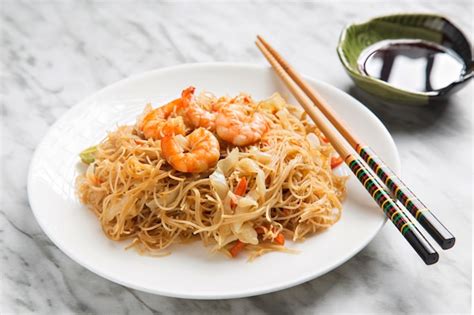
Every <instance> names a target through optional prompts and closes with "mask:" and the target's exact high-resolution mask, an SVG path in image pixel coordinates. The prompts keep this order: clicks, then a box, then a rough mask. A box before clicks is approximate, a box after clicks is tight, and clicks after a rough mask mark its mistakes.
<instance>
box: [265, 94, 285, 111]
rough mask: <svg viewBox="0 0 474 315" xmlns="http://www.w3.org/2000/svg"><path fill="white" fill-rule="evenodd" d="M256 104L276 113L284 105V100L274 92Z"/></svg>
mask: <svg viewBox="0 0 474 315" xmlns="http://www.w3.org/2000/svg"><path fill="white" fill-rule="evenodd" d="M258 106H259V108H261V109H263V110H266V111H269V112H271V113H276V112H277V111H279V110H280V109H282V108H285V107H286V102H285V100H284V99H283V97H281V95H280V94H278V93H274V94H273V95H272V96H270V98H268V99H266V100H263V101H261V102H260V103H259V104H258Z"/></svg>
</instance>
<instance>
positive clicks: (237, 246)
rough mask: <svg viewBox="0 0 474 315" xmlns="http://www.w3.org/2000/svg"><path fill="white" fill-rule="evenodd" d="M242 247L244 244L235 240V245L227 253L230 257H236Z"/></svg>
mask: <svg viewBox="0 0 474 315" xmlns="http://www.w3.org/2000/svg"><path fill="white" fill-rule="evenodd" d="M244 247H245V243H242V242H241V241H239V240H237V242H236V243H235V245H234V246H232V247H231V248H230V250H229V252H230V254H231V255H232V257H236V256H237V255H238V254H239V253H240V252H241V251H242V249H244Z"/></svg>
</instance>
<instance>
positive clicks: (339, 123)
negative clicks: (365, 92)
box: [257, 35, 456, 249]
mask: <svg viewBox="0 0 474 315" xmlns="http://www.w3.org/2000/svg"><path fill="white" fill-rule="evenodd" d="M257 39H258V40H259V41H260V42H261V43H262V44H263V46H264V47H265V48H266V49H267V50H268V51H269V52H270V54H271V55H272V56H273V57H274V58H275V60H276V61H277V62H278V64H280V66H281V67H282V68H283V69H284V70H285V72H286V73H287V74H288V75H289V76H290V77H291V78H292V79H293V81H295V83H296V84H297V85H298V86H299V87H300V88H301V89H302V90H303V91H304V93H305V94H306V95H307V96H308V97H309V98H310V99H311V101H312V102H313V103H314V105H316V106H317V107H318V108H319V110H320V111H321V112H322V113H323V114H324V116H326V118H327V119H328V120H329V121H330V122H331V123H332V125H333V126H334V127H335V128H336V129H337V130H338V131H339V133H340V134H341V135H342V136H343V137H344V138H345V139H346V140H347V142H349V144H350V145H351V147H352V148H353V149H354V150H355V151H356V152H357V153H358V154H359V155H360V157H362V159H364V161H365V162H366V163H367V164H368V165H369V167H370V168H371V169H372V170H373V171H374V172H375V174H376V175H377V176H378V177H379V178H380V179H381V180H382V181H383V182H384V184H385V185H386V187H387V188H388V189H389V190H390V191H391V193H392V195H393V196H394V197H395V198H396V199H398V200H399V201H400V202H401V203H402V204H403V206H405V208H406V209H407V210H408V211H410V213H411V214H412V215H413V216H414V217H415V218H416V220H418V222H419V223H420V225H421V226H422V227H423V228H424V229H425V230H426V231H427V232H428V233H429V234H430V235H431V237H433V239H434V240H435V241H436V242H437V243H438V244H439V245H440V246H441V248H442V249H448V248H451V247H453V246H454V243H455V241H456V239H455V237H454V236H453V235H452V234H451V232H449V230H448V229H447V228H446V227H445V226H444V225H443V224H442V223H441V222H440V221H439V220H438V218H436V216H435V215H434V214H433V213H432V212H431V211H430V210H429V209H428V208H427V207H426V206H425V205H424V204H423V203H422V202H421V201H420V199H418V198H417V197H416V196H415V194H414V193H413V192H412V191H411V190H410V189H409V188H408V187H407V186H406V185H405V184H404V183H403V182H402V180H401V179H400V178H399V177H398V176H397V175H395V173H394V172H393V171H392V170H391V169H390V168H389V167H388V166H387V165H386V164H385V163H384V162H383V161H382V159H380V158H379V157H378V156H377V154H376V153H375V152H374V151H373V150H372V149H371V148H370V147H369V146H368V145H366V144H364V143H363V142H362V141H361V140H360V139H359V138H358V137H357V136H356V135H355V133H354V132H353V131H351V130H349V127H348V126H347V124H346V123H345V122H344V121H343V120H342V119H341V118H340V117H338V115H337V114H336V112H335V111H334V110H332V108H331V107H330V106H329V104H328V103H327V102H326V101H325V100H324V99H323V98H322V97H321V95H320V94H319V93H318V92H317V91H315V90H314V89H313V88H312V87H311V86H310V85H309V84H307V83H306V82H305V81H304V80H303V78H302V77H301V76H300V75H299V74H298V73H297V72H296V71H295V70H294V69H293V68H292V67H291V66H290V65H289V64H288V62H286V61H285V60H284V59H283V57H282V56H281V55H280V54H279V53H278V52H277V51H276V50H275V49H273V47H271V46H270V44H268V42H266V41H265V40H264V39H263V38H262V37H261V36H259V35H257Z"/></svg>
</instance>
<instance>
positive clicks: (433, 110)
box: [346, 85, 456, 134]
mask: <svg viewBox="0 0 474 315" xmlns="http://www.w3.org/2000/svg"><path fill="white" fill-rule="evenodd" d="M346 92H347V93H348V94H350V95H351V96H352V97H354V98H355V99H357V100H358V101H359V102H361V103H362V104H364V105H365V106H366V107H367V108H368V109H370V110H371V111H372V112H373V113H374V114H375V115H376V116H377V117H378V118H379V119H380V120H381V121H382V123H383V124H384V125H385V126H386V127H387V129H388V130H389V131H390V133H396V134H404V133H405V134H410V133H413V132H417V131H421V130H423V129H429V128H432V127H433V126H436V125H439V124H441V123H443V124H444V123H445V122H448V123H449V121H453V120H454V117H455V116H456V115H455V113H454V111H453V110H451V108H452V107H453V106H452V105H453V104H452V103H453V101H451V100H450V99H446V100H443V101H437V102H434V103H432V104H429V105H422V106H418V105H405V104H387V103H384V102H382V101H380V100H379V99H377V98H376V97H374V96H372V95H370V94H368V93H367V92H365V91H363V90H361V89H359V88H358V87H356V86H355V85H351V86H350V87H349V88H348V89H346Z"/></svg>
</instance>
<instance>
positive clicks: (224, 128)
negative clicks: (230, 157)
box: [216, 104, 268, 146]
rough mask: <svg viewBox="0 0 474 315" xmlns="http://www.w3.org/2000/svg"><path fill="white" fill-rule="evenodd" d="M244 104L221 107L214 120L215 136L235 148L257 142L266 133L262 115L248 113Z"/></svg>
mask: <svg viewBox="0 0 474 315" xmlns="http://www.w3.org/2000/svg"><path fill="white" fill-rule="evenodd" d="M246 107H247V106H245V105H244V104H230V105H227V106H225V107H222V108H221V110H220V112H219V115H218V116H217V119H216V132H217V135H218V136H219V137H220V138H222V139H223V140H225V141H227V142H230V143H232V144H233V145H237V146H245V145H249V144H252V143H255V142H257V141H259V140H260V139H261V138H262V136H263V134H264V133H265V132H267V130H268V125H267V122H266V121H265V118H264V116H263V115H262V114H260V113H256V112H254V113H253V114H251V113H248V112H249V111H248V110H246Z"/></svg>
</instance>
